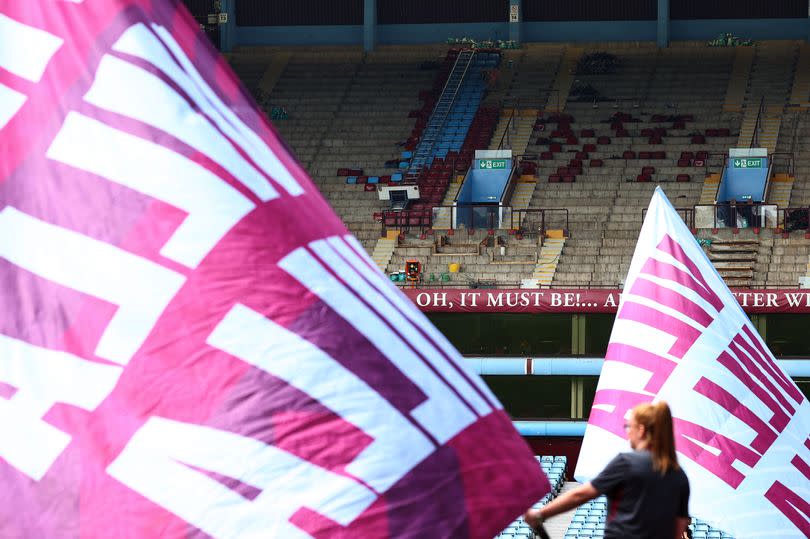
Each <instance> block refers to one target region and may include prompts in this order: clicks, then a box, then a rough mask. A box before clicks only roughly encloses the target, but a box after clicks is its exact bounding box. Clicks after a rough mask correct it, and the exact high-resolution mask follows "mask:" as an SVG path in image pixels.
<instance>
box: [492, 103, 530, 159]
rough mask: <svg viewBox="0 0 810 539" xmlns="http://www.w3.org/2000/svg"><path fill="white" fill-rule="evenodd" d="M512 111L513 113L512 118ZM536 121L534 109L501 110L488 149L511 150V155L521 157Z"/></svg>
mask: <svg viewBox="0 0 810 539" xmlns="http://www.w3.org/2000/svg"><path fill="white" fill-rule="evenodd" d="M512 111H514V113H515V115H514V117H513V116H512ZM510 119H511V122H510ZM536 119H537V109H535V108H527V109H524V108H518V109H512V108H504V109H501V117H500V119H499V120H498V125H497V126H496V127H495V132H494V133H493V134H492V140H491V141H490V143H489V149H490V150H501V149H503V150H512V155H523V154H524V153H526V145H527V144H528V143H529V138H531V136H532V127H534V121H535V120H536Z"/></svg>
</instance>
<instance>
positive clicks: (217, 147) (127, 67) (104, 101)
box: [85, 54, 278, 201]
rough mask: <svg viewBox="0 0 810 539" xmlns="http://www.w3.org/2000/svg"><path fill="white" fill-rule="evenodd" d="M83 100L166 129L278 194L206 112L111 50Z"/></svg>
mask: <svg viewBox="0 0 810 539" xmlns="http://www.w3.org/2000/svg"><path fill="white" fill-rule="evenodd" d="M85 100H86V101H87V102H88V103H92V104H94V105H96V106H98V107H100V108H103V109H106V110H109V111H112V112H116V113H118V114H121V115H122V116H127V117H129V118H132V119H134V120H138V121H141V122H144V123H145V124H148V125H150V126H152V127H155V128H157V129H160V130H161V131H165V132H166V133H169V134H170V135H172V136H173V137H176V138H177V139H178V140H180V141H182V142H184V143H185V144H188V145H189V146H191V147H192V148H194V149H195V150H197V151H199V152H200V153H203V154H205V155H206V156H207V157H209V158H210V159H211V160H212V161H214V162H215V163H217V164H218V165H220V166H221V167H222V168H224V169H225V170H227V171H228V172H229V173H230V174H232V175H233V176H234V178H236V179H237V180H238V181H239V182H241V183H242V184H243V185H244V186H245V187H247V188H248V189H250V190H251V191H252V192H253V193H254V194H255V195H256V196H257V197H259V199H260V200H262V201H268V200H271V199H274V198H276V197H278V192H277V191H276V190H275V189H273V187H272V185H270V183H269V182H268V181H267V179H266V178H265V177H264V176H263V175H262V174H261V173H260V172H259V171H257V170H256V169H255V168H254V167H253V165H251V164H250V163H248V162H247V161H246V160H245V159H244V158H243V157H242V156H241V155H240V154H239V152H238V151H237V150H236V148H234V147H233V145H232V144H231V142H230V141H228V139H227V138H226V137H225V136H223V135H222V133H220V132H219V131H218V130H217V129H216V128H215V127H214V126H213V125H211V122H210V121H209V120H208V119H207V118H206V117H205V116H203V115H202V114H200V113H198V112H196V111H195V110H194V109H193V108H192V107H191V103H189V102H188V101H186V99H184V98H183V97H182V96H180V95H179V94H178V93H177V92H176V91H175V90H174V89H173V88H172V87H171V86H170V85H168V84H166V83H165V82H163V81H162V80H161V79H160V78H159V77H157V76H156V75H153V74H151V73H149V72H148V71H146V70H145V69H143V68H141V67H138V66H136V65H133V64H131V63H129V62H125V61H123V60H121V59H119V58H116V57H115V56H111V55H109V54H108V55H106V56H104V58H102V59H101V63H100V64H99V67H98V71H97V72H96V78H95V80H94V81H93V86H91V87H90V90H89V91H88V92H87V94H86V95H85ZM143 103H149V106H148V107H144V106H143Z"/></svg>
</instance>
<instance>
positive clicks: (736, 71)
mask: <svg viewBox="0 0 810 539" xmlns="http://www.w3.org/2000/svg"><path fill="white" fill-rule="evenodd" d="M754 52H755V50H754V47H736V49H735V51H734V67H733V68H732V70H731V77H729V80H728V88H727V90H726V97H725V99H724V100H723V110H724V111H725V112H742V110H743V105H744V104H745V92H746V88H747V87H748V78H749V76H750V74H751V66H752V64H753V63H754Z"/></svg>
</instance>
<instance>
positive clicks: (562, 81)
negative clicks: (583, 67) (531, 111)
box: [543, 47, 582, 114]
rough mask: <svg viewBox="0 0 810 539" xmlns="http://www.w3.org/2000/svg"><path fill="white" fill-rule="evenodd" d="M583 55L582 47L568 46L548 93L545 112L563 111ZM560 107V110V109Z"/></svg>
mask: <svg viewBox="0 0 810 539" xmlns="http://www.w3.org/2000/svg"><path fill="white" fill-rule="evenodd" d="M581 56H582V48H581V47H568V48H566V49H565V54H564V55H563V59H562V61H561V62H560V68H559V70H558V71H557V77H556V78H555V79H554V85H553V86H552V87H551V91H550V92H549V95H548V101H547V102H546V106H545V108H544V109H543V112H544V113H549V114H550V113H552V112H562V111H564V110H565V104H566V102H567V101H568V94H570V93H571V85H572V84H573V83H574V78H575V77H576V68H577V62H578V61H579V58H580V57H581ZM558 109H559V110H558Z"/></svg>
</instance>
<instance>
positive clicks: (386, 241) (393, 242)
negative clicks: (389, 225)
mask: <svg viewBox="0 0 810 539" xmlns="http://www.w3.org/2000/svg"><path fill="white" fill-rule="evenodd" d="M397 234H398V231H389V236H388V237H386V238H380V239H378V240H377V244H376V245H375V246H374V251H372V253H371V259H372V260H373V261H374V263H375V264H377V267H378V268H380V271H383V272H384V271H385V270H386V268H387V267H388V263H389V262H390V261H391V257H392V256H393V254H394V249H396V247H397ZM392 236H393V237H392Z"/></svg>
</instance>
